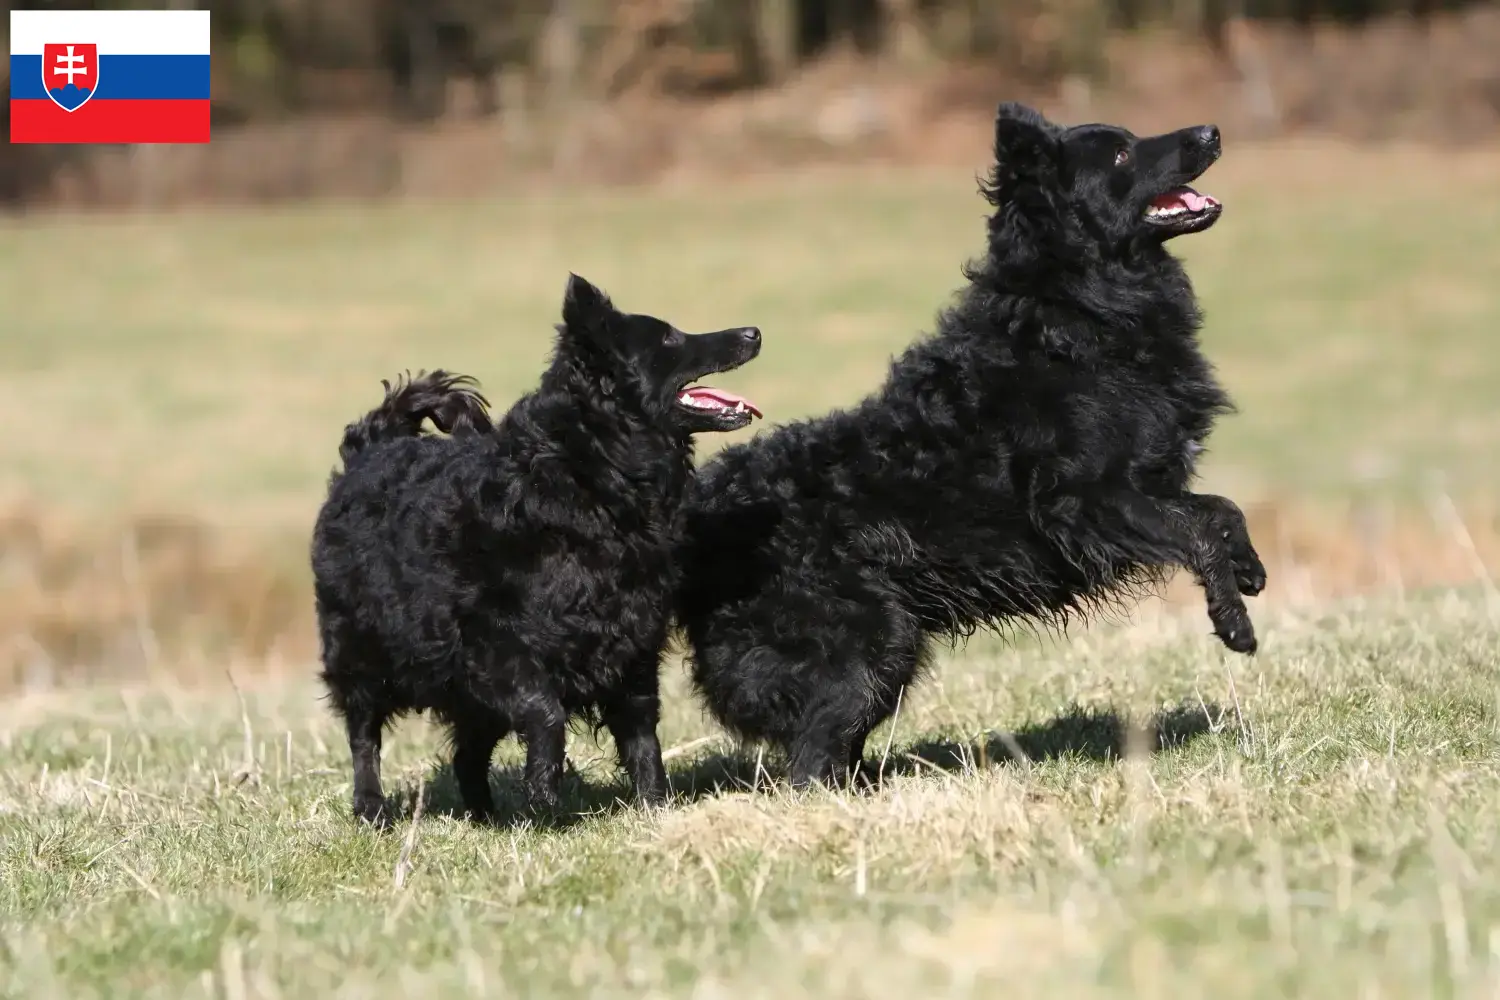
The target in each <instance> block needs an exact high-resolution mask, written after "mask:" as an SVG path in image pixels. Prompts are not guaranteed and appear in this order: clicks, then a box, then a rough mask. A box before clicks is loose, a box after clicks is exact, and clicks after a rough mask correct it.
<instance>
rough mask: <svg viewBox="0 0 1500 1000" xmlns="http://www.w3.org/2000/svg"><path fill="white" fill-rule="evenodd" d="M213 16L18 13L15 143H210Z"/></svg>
mask: <svg viewBox="0 0 1500 1000" xmlns="http://www.w3.org/2000/svg"><path fill="white" fill-rule="evenodd" d="M208 18H209V12H208V11H206V10H13V11H11V12H10V141H11V142H85V143H87V142H110V143H136V142H208V139H209V96H210V90H211V78H210V74H209V45H208V42H209V30H208V25H209V20H208Z"/></svg>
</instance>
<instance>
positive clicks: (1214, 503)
mask: <svg viewBox="0 0 1500 1000" xmlns="http://www.w3.org/2000/svg"><path fill="white" fill-rule="evenodd" d="M1183 500H1184V501H1185V502H1187V503H1188V504H1190V505H1191V506H1192V507H1193V508H1194V509H1195V510H1197V511H1198V512H1199V515H1200V516H1201V517H1202V518H1203V530H1205V531H1207V532H1209V533H1210V534H1212V535H1213V536H1215V537H1217V538H1218V539H1219V540H1220V541H1221V542H1222V543H1223V545H1224V547H1225V548H1226V549H1227V550H1228V555H1229V561H1230V564H1231V565H1232V567H1233V569H1234V582H1235V586H1236V587H1238V588H1239V592H1240V593H1241V594H1243V595H1245V596H1246V597H1254V596H1255V595H1257V594H1259V593H1260V592H1261V591H1262V590H1264V589H1265V587H1266V567H1265V564H1264V563H1262V562H1261V561H1260V554H1259V553H1257V552H1256V551H1255V545H1254V544H1253V543H1252V542H1251V541H1250V527H1249V525H1248V524H1246V522H1245V514H1244V511H1242V510H1240V508H1239V505H1238V504H1236V503H1235V502H1234V501H1233V500H1230V499H1228V498H1226V497H1221V496H1215V495H1214V494H1212V493H1188V494H1186V495H1185V496H1184V497H1183Z"/></svg>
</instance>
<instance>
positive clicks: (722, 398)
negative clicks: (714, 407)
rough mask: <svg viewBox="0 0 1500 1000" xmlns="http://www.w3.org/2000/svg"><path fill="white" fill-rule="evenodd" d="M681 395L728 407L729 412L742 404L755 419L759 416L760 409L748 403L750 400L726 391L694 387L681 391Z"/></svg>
mask: <svg viewBox="0 0 1500 1000" xmlns="http://www.w3.org/2000/svg"><path fill="white" fill-rule="evenodd" d="M683 395H684V396H691V397H692V398H693V399H711V400H713V401H714V402H716V403H718V404H719V405H721V406H725V407H728V408H729V409H731V410H732V409H734V408H735V406H737V405H738V404H740V403H744V404H745V409H747V410H749V411H750V412H751V413H752V414H754V415H755V416H757V417H758V416H760V415H761V412H760V407H758V406H756V405H755V404H754V403H752V402H750V400H748V399H746V398H745V397H744V396H739V395H736V394H735V393H732V392H730V391H729V390H728V389H715V388H714V387H713V386H708V385H695V386H690V387H689V388H687V389H685V390H683Z"/></svg>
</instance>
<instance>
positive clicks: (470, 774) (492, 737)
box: [453, 712, 509, 821]
mask: <svg viewBox="0 0 1500 1000" xmlns="http://www.w3.org/2000/svg"><path fill="white" fill-rule="evenodd" d="M508 728H509V727H508V726H507V725H506V723H505V722H504V721H503V720H502V719H500V718H498V717H496V716H493V715H490V714H488V713H483V712H469V713H466V714H465V715H464V716H462V717H461V718H459V719H456V720H454V722H453V777H454V779H455V780H456V781H457V782H458V792H459V794H460V795H461V796H462V797H463V802H464V809H465V811H467V812H468V814H469V815H470V816H471V817H472V818H473V819H475V820H479V821H484V820H488V819H489V818H490V816H491V815H493V814H494V811H495V800H494V797H493V796H492V795H491V794H490V757H491V756H492V755H493V754H494V752H495V744H496V743H499V742H500V741H501V740H502V739H504V737H505V734H506V731H507V730H508Z"/></svg>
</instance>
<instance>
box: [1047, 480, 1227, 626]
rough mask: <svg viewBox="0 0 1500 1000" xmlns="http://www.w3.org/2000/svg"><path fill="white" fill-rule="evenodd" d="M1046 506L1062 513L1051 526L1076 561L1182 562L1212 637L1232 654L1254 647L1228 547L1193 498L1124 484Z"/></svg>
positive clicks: (1117, 563) (1112, 563)
mask: <svg viewBox="0 0 1500 1000" xmlns="http://www.w3.org/2000/svg"><path fill="white" fill-rule="evenodd" d="M1052 506H1053V509H1054V510H1056V511H1058V512H1059V513H1061V514H1063V515H1064V518H1063V521H1064V524H1065V525H1066V527H1061V528H1059V529H1056V530H1057V536H1058V538H1059V541H1060V542H1061V543H1062V544H1063V545H1065V546H1067V547H1068V548H1070V549H1073V550H1075V551H1078V553H1079V555H1080V557H1081V564H1083V565H1088V564H1093V565H1095V566H1098V565H1099V564H1100V563H1103V564H1104V565H1105V566H1108V567H1119V566H1121V565H1124V566H1130V565H1135V566H1149V567H1157V566H1169V565H1176V566H1182V567H1185V568H1186V569H1188V570H1189V571H1190V572H1191V573H1192V574H1193V575H1194V576H1195V577H1196V578H1197V580H1198V584H1199V586H1201V587H1202V588H1203V592H1204V596H1205V597H1206V598H1207V601H1208V617H1209V620H1210V621H1211V622H1213V625H1214V633H1215V634H1216V635H1217V636H1218V637H1219V641H1220V642H1222V643H1224V645H1225V646H1227V647H1229V648H1230V649H1232V650H1234V651H1235V652H1237V653H1253V652H1255V649H1256V641H1255V628H1254V625H1253V624H1252V623H1251V621H1250V612H1249V611H1248V610H1247V609H1246V607H1245V601H1244V599H1243V598H1242V597H1241V596H1240V588H1239V586H1238V584H1237V582H1236V572H1235V568H1234V565H1233V562H1232V560H1231V559H1230V555H1229V549H1228V548H1227V547H1226V546H1225V544H1224V540H1223V539H1222V538H1220V537H1219V536H1218V535H1217V534H1215V533H1214V532H1213V531H1211V530H1210V526H1211V522H1210V520H1209V519H1208V518H1207V517H1206V516H1205V515H1204V513H1203V509H1200V507H1199V506H1198V505H1197V504H1196V503H1194V502H1192V501H1189V500H1187V499H1186V498H1177V499H1174V500H1159V499H1157V498H1155V497H1152V496H1148V495H1146V494H1145V493H1142V492H1140V491H1139V490H1135V489H1128V488H1127V489H1118V490H1114V491H1111V492H1108V493H1105V494H1102V495H1101V494H1097V493H1096V494H1094V495H1093V496H1092V497H1086V496H1076V495H1075V496H1073V497H1067V498H1063V499H1061V500H1059V501H1056V502H1054V504H1053V505H1052ZM1109 572H1110V573H1113V572H1114V570H1109Z"/></svg>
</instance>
